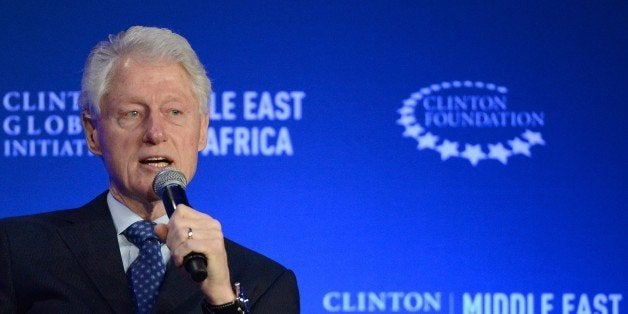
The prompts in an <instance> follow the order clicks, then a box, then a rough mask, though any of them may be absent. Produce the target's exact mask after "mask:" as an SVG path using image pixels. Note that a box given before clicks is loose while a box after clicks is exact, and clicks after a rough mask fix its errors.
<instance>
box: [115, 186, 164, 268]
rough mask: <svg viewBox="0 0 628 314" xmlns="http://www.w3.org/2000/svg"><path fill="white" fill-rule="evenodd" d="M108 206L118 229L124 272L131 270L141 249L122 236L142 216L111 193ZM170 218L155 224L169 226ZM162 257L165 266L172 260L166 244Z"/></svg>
mask: <svg viewBox="0 0 628 314" xmlns="http://www.w3.org/2000/svg"><path fill="white" fill-rule="evenodd" d="M107 205H109V211H110V212H111V218H113V224H114V225H115V227H116V232H117V233H118V245H119V246H120V256H121V257H122V264H123V265H124V272H126V271H127V269H129V266H130V265H131V263H133V261H134V260H135V259H136V258H137V256H138V255H139V254H140V249H139V248H138V247H136V246H135V245H134V244H133V243H131V242H129V240H127V238H126V237H125V236H124V235H123V234H122V232H124V230H126V228H128V227H129V226H131V225H132V224H133V223H135V222H136V221H140V220H142V218H141V217H140V216H138V215H137V214H136V213H134V212H132V211H131V210H130V209H129V208H128V207H126V206H124V204H122V203H120V202H118V200H116V199H115V198H114V197H113V195H111V192H109V194H107ZM168 221H169V218H168V216H167V215H163V216H161V217H159V218H157V219H155V220H154V221H153V222H155V223H158V224H159V223H161V224H167V223H168ZM161 255H162V256H163V258H164V265H166V264H168V261H169V260H170V249H168V247H167V246H166V244H165V243H162V244H161Z"/></svg>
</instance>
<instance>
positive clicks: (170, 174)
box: [153, 168, 188, 197]
mask: <svg viewBox="0 0 628 314" xmlns="http://www.w3.org/2000/svg"><path fill="white" fill-rule="evenodd" d="M187 184H188V181H187V180H186V179H185V175H184V174H183V173H182V172H181V171H179V170H177V169H175V168H164V169H162V170H161V171H159V172H158V173H157V175H156V176H155V179H154V180H153V191H155V193H156V194H157V195H158V196H160V197H161V195H162V194H163V191H164V189H165V188H166V187H167V186H170V185H178V186H180V187H181V188H183V189H184V190H185V187H186V186H187Z"/></svg>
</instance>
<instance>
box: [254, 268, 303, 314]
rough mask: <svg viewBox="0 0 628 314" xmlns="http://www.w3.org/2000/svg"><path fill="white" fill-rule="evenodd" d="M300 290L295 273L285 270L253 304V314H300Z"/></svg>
mask: <svg viewBox="0 0 628 314" xmlns="http://www.w3.org/2000/svg"><path fill="white" fill-rule="evenodd" d="M300 308H301V306H300V301H299V288H298V286H297V279H296V276H295V275H294V272H292V271H291V270H288V269H287V270H285V271H284V272H283V273H282V274H281V275H280V276H279V277H277V280H275V282H273V284H272V285H271V286H270V287H269V288H268V289H267V290H266V292H264V294H263V295H262V296H260V298H259V299H258V300H257V302H255V303H254V304H251V313H252V314H266V313H269V314H270V313H285V314H298V313H300Z"/></svg>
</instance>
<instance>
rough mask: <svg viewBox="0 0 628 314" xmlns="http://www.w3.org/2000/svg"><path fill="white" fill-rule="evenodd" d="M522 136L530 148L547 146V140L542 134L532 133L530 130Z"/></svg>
mask: <svg viewBox="0 0 628 314" xmlns="http://www.w3.org/2000/svg"><path fill="white" fill-rule="evenodd" d="M521 136H523V138H525V139H526V140H528V143H530V146H532V145H536V144H540V145H545V140H543V137H541V132H532V131H530V130H526V131H525V132H524V133H523V134H522V135H521Z"/></svg>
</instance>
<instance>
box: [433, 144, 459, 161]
mask: <svg viewBox="0 0 628 314" xmlns="http://www.w3.org/2000/svg"><path fill="white" fill-rule="evenodd" d="M436 150H437V151H438V152H439V153H440V159H441V160H447V159H449V157H452V156H453V157H458V143H457V142H450V141H449V140H445V141H444V142H443V143H442V144H440V145H438V147H436Z"/></svg>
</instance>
